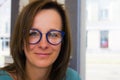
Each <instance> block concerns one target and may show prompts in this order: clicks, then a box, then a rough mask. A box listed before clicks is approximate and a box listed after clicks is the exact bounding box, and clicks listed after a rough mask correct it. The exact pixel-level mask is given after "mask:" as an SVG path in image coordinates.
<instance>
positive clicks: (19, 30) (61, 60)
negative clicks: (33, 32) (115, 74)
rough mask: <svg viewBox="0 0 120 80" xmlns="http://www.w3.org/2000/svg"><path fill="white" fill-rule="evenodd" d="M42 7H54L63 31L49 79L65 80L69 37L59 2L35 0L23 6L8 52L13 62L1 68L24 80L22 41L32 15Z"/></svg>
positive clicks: (65, 17)
mask: <svg viewBox="0 0 120 80" xmlns="http://www.w3.org/2000/svg"><path fill="white" fill-rule="evenodd" d="M43 9H54V10H56V11H57V12H58V13H59V15H60V16H61V19H62V30H63V31H64V32H65V36H64V39H63V42H62V45H61V51H60V53H59V56H58V58H57V60H56V61H55V62H54V63H53V67H52V70H51V72H50V75H49V80H65V74H66V70H67V67H68V64H69V60H70V53H71V37H70V30H69V28H70V26H69V23H68V17H67V14H66V11H65V9H64V8H63V7H62V6H61V5H60V4H58V3H57V2H54V1H47V0H36V1H34V2H32V3H30V4H28V5H27V6H26V7H24V8H23V10H22V11H21V13H20V14H19V16H18V18H17V21H16V23H15V26H14V31H13V33H12V36H11V42H10V51H11V52H10V53H11V55H12V58H13V61H14V62H13V63H12V64H9V65H7V66H6V67H4V68H3V69H4V70H6V71H7V72H9V73H11V74H14V75H15V76H16V77H17V80H25V78H26V72H25V63H26V57H25V53H24V50H23V46H24V41H25V42H28V34H29V30H30V28H31V27H32V23H33V20H34V17H35V15H36V14H37V13H38V12H39V11H41V10H43Z"/></svg>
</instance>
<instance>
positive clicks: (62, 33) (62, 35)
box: [29, 28, 65, 45]
mask: <svg viewBox="0 0 120 80" xmlns="http://www.w3.org/2000/svg"><path fill="white" fill-rule="evenodd" d="M30 30H35V31H37V32H38V33H39V34H40V35H41V37H40V39H39V40H38V41H37V42H36V43H30V42H29V44H31V45H35V44H38V43H39V42H40V41H41V39H42V35H43V33H42V32H41V31H40V30H38V29H36V28H31V29H30ZM52 31H57V32H60V33H61V37H62V38H61V41H60V42H59V43H57V44H53V43H51V42H50V41H49V40H48V37H47V36H48V34H49V33H50V32H52ZM45 35H46V40H47V42H48V43H49V44H51V45H58V44H60V43H61V42H62V41H63V38H64V35H65V32H64V31H62V30H50V31H48V32H47V33H45Z"/></svg>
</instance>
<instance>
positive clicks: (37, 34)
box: [29, 30, 39, 37]
mask: <svg viewBox="0 0 120 80" xmlns="http://www.w3.org/2000/svg"><path fill="white" fill-rule="evenodd" d="M29 36H30V37H36V36H39V32H37V31H32V30H31V31H30V33H29Z"/></svg>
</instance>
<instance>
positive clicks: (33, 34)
mask: <svg viewBox="0 0 120 80" xmlns="http://www.w3.org/2000/svg"><path fill="white" fill-rule="evenodd" d="M45 34H46V39H47V42H48V43H50V44H52V45H57V44H59V43H61V42H62V40H63V37H64V35H65V32H63V31H59V30H51V31H49V32H47V33H45ZM42 35H43V33H42V32H40V31H39V30H38V29H35V28H32V29H30V31H29V44H37V43H39V42H40V40H41V39H42Z"/></svg>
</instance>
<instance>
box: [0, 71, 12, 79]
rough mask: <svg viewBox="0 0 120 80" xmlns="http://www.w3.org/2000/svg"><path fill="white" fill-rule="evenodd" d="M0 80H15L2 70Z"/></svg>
mask: <svg viewBox="0 0 120 80" xmlns="http://www.w3.org/2000/svg"><path fill="white" fill-rule="evenodd" d="M0 80H13V79H12V78H11V77H10V75H9V74H8V73H7V72H6V71H4V70H0Z"/></svg>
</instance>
